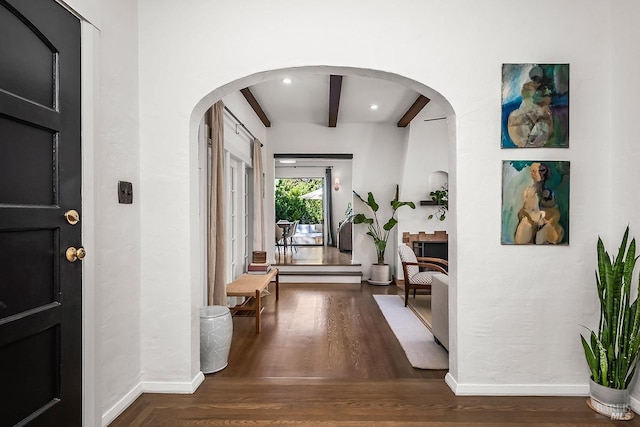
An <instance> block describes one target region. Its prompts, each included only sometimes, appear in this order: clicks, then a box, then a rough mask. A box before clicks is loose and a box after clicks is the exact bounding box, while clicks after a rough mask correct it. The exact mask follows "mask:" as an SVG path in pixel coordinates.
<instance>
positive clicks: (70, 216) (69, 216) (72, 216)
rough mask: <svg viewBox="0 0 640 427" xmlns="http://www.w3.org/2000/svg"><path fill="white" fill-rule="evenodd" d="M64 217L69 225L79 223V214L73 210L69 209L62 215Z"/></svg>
mask: <svg viewBox="0 0 640 427" xmlns="http://www.w3.org/2000/svg"><path fill="white" fill-rule="evenodd" d="M64 217H65V219H66V220H67V222H68V223H69V224H71V225H76V224H77V223H79V222H80V214H79V213H78V211H77V210H75V209H71V210H69V211H66V212H65V213H64Z"/></svg>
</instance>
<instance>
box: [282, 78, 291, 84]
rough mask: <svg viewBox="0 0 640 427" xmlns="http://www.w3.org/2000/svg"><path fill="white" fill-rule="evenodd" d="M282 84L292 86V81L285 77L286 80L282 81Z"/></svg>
mask: <svg viewBox="0 0 640 427" xmlns="http://www.w3.org/2000/svg"><path fill="white" fill-rule="evenodd" d="M282 83H284V84H286V85H288V84H291V79H290V78H289V77H285V78H284V79H282Z"/></svg>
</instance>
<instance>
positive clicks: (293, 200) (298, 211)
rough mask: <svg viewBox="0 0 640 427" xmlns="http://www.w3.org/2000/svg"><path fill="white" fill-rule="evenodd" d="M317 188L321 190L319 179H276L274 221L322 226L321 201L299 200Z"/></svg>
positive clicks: (320, 180)
mask: <svg viewBox="0 0 640 427" xmlns="http://www.w3.org/2000/svg"><path fill="white" fill-rule="evenodd" d="M319 188H322V179H321V178H281V179H276V197H275V199H276V221H280V220H288V221H296V220H297V221H299V222H300V224H322V200H308V199H302V198H300V196H302V195H304V194H307V193H310V192H312V191H314V190H317V189H319Z"/></svg>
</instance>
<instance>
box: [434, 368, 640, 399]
mask: <svg viewBox="0 0 640 427" xmlns="http://www.w3.org/2000/svg"><path fill="white" fill-rule="evenodd" d="M444 380H445V382H446V383H447V385H448V386H449V388H451V390H452V391H453V393H454V394H455V395H456V396H588V395H589V384H459V383H458V382H457V381H456V380H455V379H454V378H453V376H451V374H449V373H447V375H446V376H445V378H444ZM638 403H640V401H638Z"/></svg>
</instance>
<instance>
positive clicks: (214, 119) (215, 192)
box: [207, 101, 227, 306]
mask: <svg viewBox="0 0 640 427" xmlns="http://www.w3.org/2000/svg"><path fill="white" fill-rule="evenodd" d="M209 111H210V112H211V116H210V124H211V164H210V165H209V171H210V172H209V173H210V174H211V193H210V195H209V200H210V205H209V263H208V264H209V274H208V284H209V285H208V292H207V304H208V305H224V306H226V305H227V272H226V264H227V262H226V256H225V254H226V245H225V243H226V242H225V230H224V223H225V215H224V213H225V212H224V208H225V206H224V198H225V188H224V124H223V113H224V104H223V103H222V101H218V102H216V103H215V104H214V105H213V107H212V108H211V110H209Z"/></svg>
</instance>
